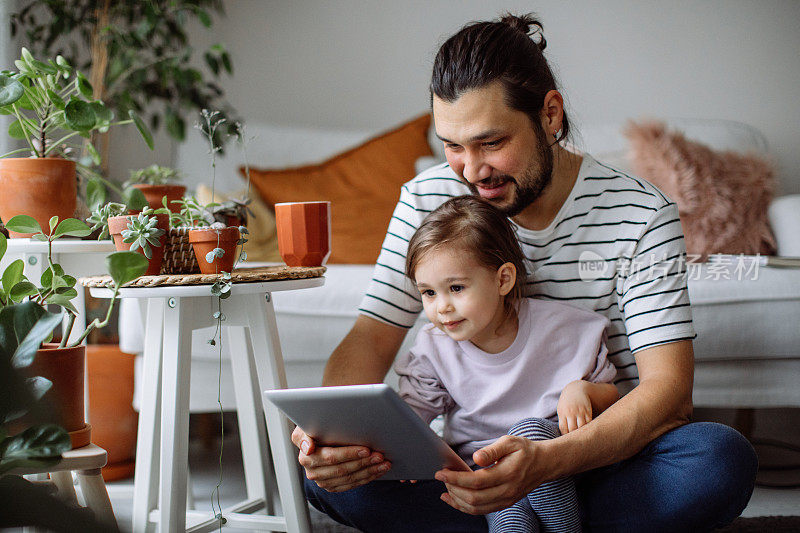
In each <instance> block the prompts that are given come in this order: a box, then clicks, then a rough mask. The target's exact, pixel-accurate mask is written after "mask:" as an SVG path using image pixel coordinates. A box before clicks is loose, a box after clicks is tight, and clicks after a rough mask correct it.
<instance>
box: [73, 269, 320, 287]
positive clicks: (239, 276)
mask: <svg viewBox="0 0 800 533" xmlns="http://www.w3.org/2000/svg"><path fill="white" fill-rule="evenodd" d="M325 270H326V268H325V267H290V266H271V267H250V268H237V269H236V270H234V271H233V272H232V273H231V281H232V282H234V283H247V282H254V281H276V280H282V279H303V278H318V277H320V276H322V275H323V274H324V273H325ZM221 279H222V274H160V275H158V276H140V277H138V278H136V279H135V280H133V281H131V282H130V283H127V284H125V285H123V286H124V287H161V286H164V285H210V284H212V283H216V282H217V281H219V280H221ZM78 282H79V283H80V284H81V285H83V286H84V287H110V286H111V285H112V280H111V276H90V277H86V278H80V279H78Z"/></svg>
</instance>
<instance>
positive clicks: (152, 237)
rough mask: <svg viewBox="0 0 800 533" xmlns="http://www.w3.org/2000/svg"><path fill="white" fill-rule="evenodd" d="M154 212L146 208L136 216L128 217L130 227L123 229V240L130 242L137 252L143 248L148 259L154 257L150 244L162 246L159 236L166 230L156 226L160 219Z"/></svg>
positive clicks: (132, 250) (132, 249)
mask: <svg viewBox="0 0 800 533" xmlns="http://www.w3.org/2000/svg"><path fill="white" fill-rule="evenodd" d="M152 213H153V210H152V209H145V210H144V211H142V212H141V213H139V214H138V215H137V216H135V217H134V216H130V217H128V229H124V230H122V242H125V243H130V245H131V248H130V251H131V252H135V251H136V250H138V249H139V248H141V249H142V253H144V256H145V257H146V258H148V259H152V258H153V249H152V248H151V247H150V246H151V245H152V246H161V242H160V241H159V237H161V236H162V235H164V230H163V229H161V228H157V227H156V224H158V219H157V218H156V217H155V216H152Z"/></svg>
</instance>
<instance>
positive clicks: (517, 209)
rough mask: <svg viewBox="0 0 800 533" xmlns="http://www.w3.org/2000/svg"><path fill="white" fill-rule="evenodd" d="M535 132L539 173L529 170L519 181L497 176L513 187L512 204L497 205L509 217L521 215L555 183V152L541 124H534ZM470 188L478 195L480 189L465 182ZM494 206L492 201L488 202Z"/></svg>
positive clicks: (505, 176) (497, 178)
mask: <svg viewBox="0 0 800 533" xmlns="http://www.w3.org/2000/svg"><path fill="white" fill-rule="evenodd" d="M533 128H534V131H535V132H536V152H537V154H536V155H537V158H536V160H537V161H538V163H539V168H538V169H537V170H538V172H537V171H535V170H534V169H531V168H528V169H527V170H525V173H524V174H523V175H522V176H520V178H519V179H515V178H513V177H511V176H509V175H502V176H497V177H495V178H494V179H496V180H506V181H509V182H510V183H511V185H512V186H513V192H512V197H511V203H510V204H508V205H506V206H499V205H495V207H497V208H498V209H499V210H500V211H501V212H502V213H503V214H505V215H506V216H507V217H509V218H511V217H515V216H517V215H518V214H520V213H521V212H522V211H523V210H524V209H525V208H526V207H528V206H529V205H531V204H532V203H533V202H535V201H536V200H537V199H538V198H539V197H540V196H541V195H542V193H543V192H544V190H545V189H546V188H547V186H548V185H550V182H551V181H553V152H552V151H551V149H550V146H549V145H548V144H547V136H546V134H545V132H544V128H542V127H541V125H539V124H534V126H533ZM464 181H465V182H466V184H467V187H469V190H470V192H472V194H474V195H478V194H479V193H478V188H477V187H476V186H475V185H473V184H472V183H470V182H468V181H467V180H464ZM488 201H489V202H490V203H492V204H494V203H495V201H494V200H492V199H489V200H488Z"/></svg>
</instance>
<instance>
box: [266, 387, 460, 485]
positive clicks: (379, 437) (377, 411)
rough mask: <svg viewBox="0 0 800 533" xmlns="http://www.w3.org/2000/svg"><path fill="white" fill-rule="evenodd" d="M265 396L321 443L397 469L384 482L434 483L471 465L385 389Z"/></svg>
mask: <svg viewBox="0 0 800 533" xmlns="http://www.w3.org/2000/svg"><path fill="white" fill-rule="evenodd" d="M264 397H266V398H267V399H268V400H269V401H271V402H272V403H273V404H275V406H277V407H278V409H280V410H281V411H283V412H284V413H285V414H286V416H288V417H289V418H290V419H291V420H292V422H294V423H295V424H297V425H298V426H300V427H301V428H302V429H303V430H304V431H305V432H306V434H307V435H309V436H310V437H312V438H313V439H314V440H315V441H316V442H317V443H320V444H326V445H363V446H366V447H368V448H370V449H372V450H376V451H379V452H381V453H383V455H384V457H386V459H387V460H388V461H391V463H392V468H391V469H390V470H389V471H388V472H387V473H386V474H384V475H383V476H381V477H380V478H379V479H387V480H388V479H433V475H434V473H436V471H437V470H441V469H442V468H449V469H451V470H465V471H466V470H470V468H469V466H467V464H466V463H465V462H464V461H463V460H462V459H461V458H460V457H459V456H458V455H457V454H456V452H454V451H453V449H452V448H450V446H448V445H447V443H446V442H445V441H443V440H442V439H441V438H439V436H438V435H437V434H436V433H434V432H433V430H432V429H431V428H430V427H428V426H427V425H426V424H425V422H424V421H423V420H422V419H421V418H420V417H419V416H418V415H417V413H415V412H414V410H413V409H411V407H409V406H408V405H407V404H406V403H405V402H404V401H403V400H402V399H401V398H400V396H398V395H397V393H396V392H395V391H394V390H393V389H392V388H391V387H389V386H388V385H386V384H383V383H381V384H377V385H348V386H343V387H313V388H306V389H282V390H268V391H265V392H264Z"/></svg>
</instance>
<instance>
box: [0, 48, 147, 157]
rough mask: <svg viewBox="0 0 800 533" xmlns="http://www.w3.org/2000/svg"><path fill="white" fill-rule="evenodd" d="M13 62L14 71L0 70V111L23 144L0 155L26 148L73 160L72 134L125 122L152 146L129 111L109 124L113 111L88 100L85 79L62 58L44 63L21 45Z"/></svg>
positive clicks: (36, 154) (94, 152) (144, 129)
mask: <svg viewBox="0 0 800 533" xmlns="http://www.w3.org/2000/svg"><path fill="white" fill-rule="evenodd" d="M14 63H15V65H16V66H17V69H18V70H19V72H11V71H8V70H4V71H2V72H0V114H4V115H13V116H14V117H15V118H16V120H14V121H13V122H12V123H11V125H10V126H9V129H8V134H9V136H11V137H12V138H15V139H24V140H25V141H26V143H27V144H28V147H27V148H21V149H18V150H13V151H11V152H9V153H7V154H5V155H3V156H1V157H7V156H9V155H15V154H18V153H22V152H28V151H29V152H30V154H31V156H32V157H48V156H55V155H58V156H61V157H65V158H73V159H74V157H72V156H73V155H74V154H75V148H76V147H75V146H74V145H73V143H74V141H73V139H75V138H76V137H84V138H87V139H88V138H89V136H90V133H91V132H93V131H100V132H105V131H108V129H109V128H110V127H111V126H115V125H120V124H130V123H134V124H136V127H137V129H138V130H139V133H140V134H141V135H142V137H143V138H144V140H145V142H146V143H147V145H148V146H149V147H150V149H152V148H153V138H152V136H151V135H150V132H149V131H148V129H147V126H145V124H144V122H142V120H141V119H140V118H139V117H138V116H137V115H136V113H135V112H133V110H131V111H130V112H129V116H130V118H129V119H128V120H122V121H117V122H114V113H113V112H112V111H111V110H110V109H109V108H107V107H106V106H105V104H103V102H102V101H101V100H96V99H93V98H92V86H91V85H90V84H89V81H88V80H87V79H86V77H85V76H84V75H83V74H82V73H80V72H78V71H76V70H75V69H73V68H72V66H71V65H70V64H69V63H68V62H67V61H66V60H65V59H64V58H63V57H62V56H57V57H56V60H55V61H53V60H52V59H51V60H49V61H48V62H46V63H45V62H42V61H39V60H37V59H36V58H34V57H33V55H32V54H31V53H30V52H29V51H28V50H27V49H26V48H23V49H22V57H21V58H20V59H19V60H17V61H15V62H14ZM68 141H69V142H68ZM86 147H87V149H88V151H89V154H90V155H91V157H92V160H93V161H94V163H95V164H99V163H100V155H99V154H98V153H97V150H96V149H95V148H94V146H93V145H92V144H91V143H87V144H86Z"/></svg>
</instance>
